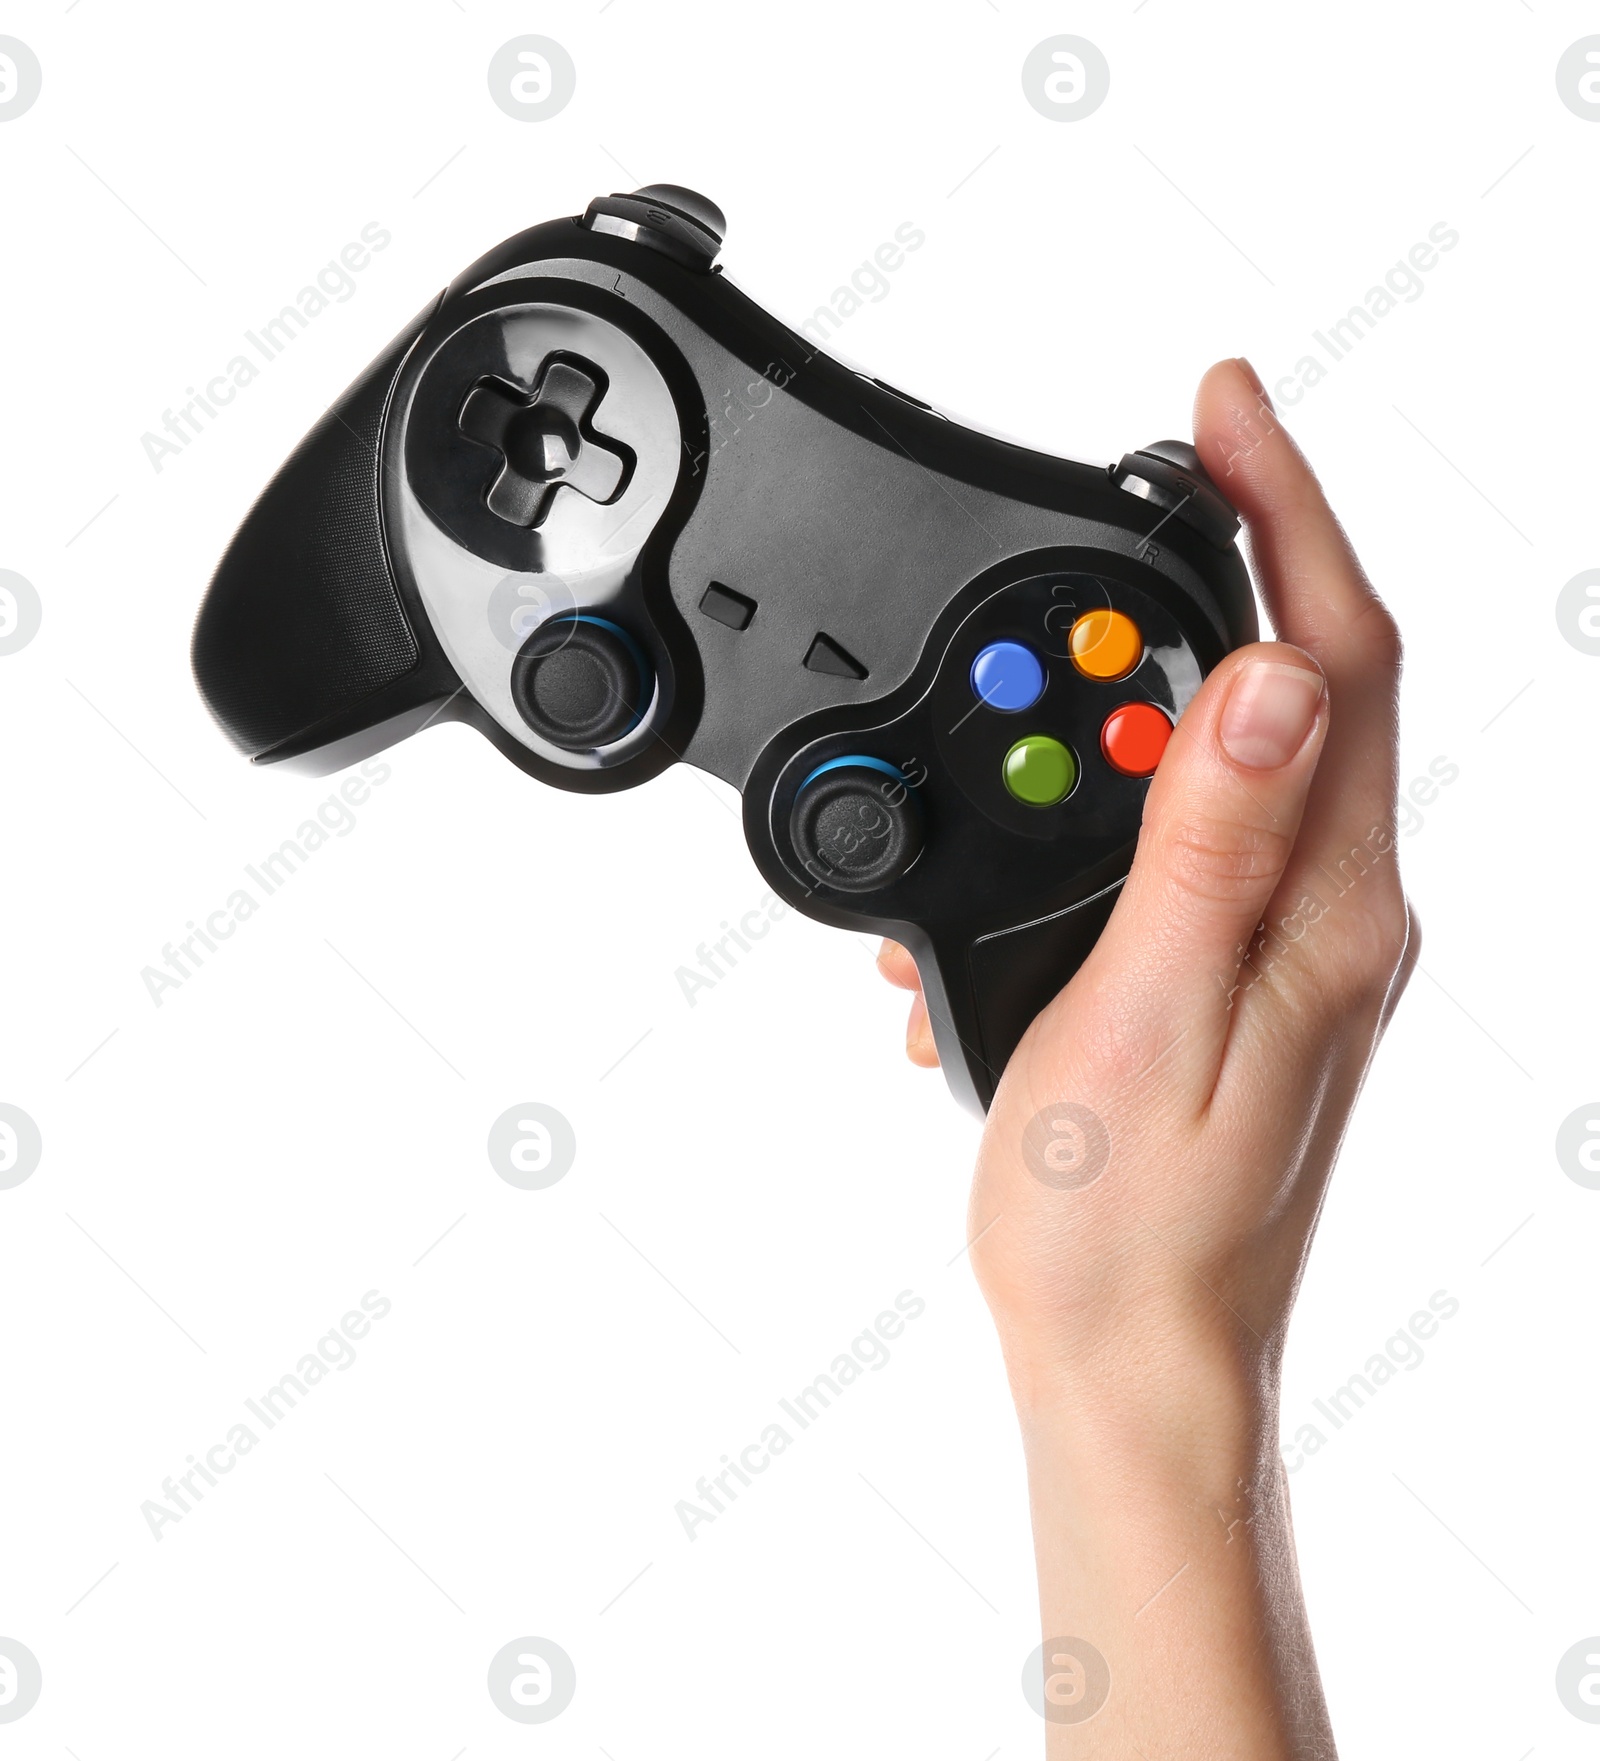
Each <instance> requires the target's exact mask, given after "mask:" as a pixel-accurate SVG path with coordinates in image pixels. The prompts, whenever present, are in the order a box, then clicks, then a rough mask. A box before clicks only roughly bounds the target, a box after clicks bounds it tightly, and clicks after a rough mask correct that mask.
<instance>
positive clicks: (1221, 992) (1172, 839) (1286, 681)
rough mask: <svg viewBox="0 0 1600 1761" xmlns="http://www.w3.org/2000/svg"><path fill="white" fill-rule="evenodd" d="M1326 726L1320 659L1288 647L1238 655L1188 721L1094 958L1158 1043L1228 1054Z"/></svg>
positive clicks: (1261, 645)
mask: <svg viewBox="0 0 1600 1761" xmlns="http://www.w3.org/2000/svg"><path fill="white" fill-rule="evenodd" d="M1327 721H1328V715H1327V691H1326V688H1325V685H1324V681H1323V677H1322V673H1321V672H1320V671H1319V670H1318V667H1317V664H1316V662H1315V661H1314V660H1312V659H1311V657H1310V655H1308V654H1306V653H1305V652H1304V651H1303V650H1301V649H1299V648H1293V647H1290V646H1289V645H1288V644H1287V643H1282V642H1258V643H1254V644H1252V645H1251V646H1250V647H1248V648H1241V649H1239V650H1238V651H1237V652H1236V653H1234V654H1231V655H1229V656H1228V658H1227V659H1226V660H1224V661H1223V663H1222V664H1221V665H1220V666H1219V667H1218V668H1217V669H1216V671H1215V672H1213V673H1212V675H1211V676H1210V678H1209V679H1207V680H1206V682H1205V684H1204V685H1203V686H1202V687H1201V689H1200V691H1199V692H1198V693H1197V695H1196V696H1195V698H1194V701H1193V702H1192V703H1191V704H1190V705H1189V707H1188V709H1187V710H1186V711H1185V712H1184V715H1183V718H1182V720H1181V721H1180V722H1179V723H1178V726H1177V729H1176V731H1175V732H1174V734H1173V737H1172V740H1171V742H1170V744H1169V745H1168V747H1167V751H1166V754H1165V756H1164V757H1163V759H1162V761H1161V766H1160V768H1159V769H1158V770H1157V772H1156V774H1155V779H1154V781H1153V782H1152V783H1151V785H1150V793H1149V795H1148V797H1147V798H1146V801H1145V810H1144V822H1143V825H1142V827H1141V829H1140V833H1139V845H1138V850H1137V852H1136V854H1135V857H1134V862H1133V868H1132V871H1131V872H1130V874H1129V876H1128V881H1127V885H1126V886H1125V887H1124V888H1123V892H1122V897H1121V898H1120V899H1119V900H1118V902H1117V908H1116V910H1115V912H1114V913H1113V914H1112V918H1111V922H1110V923H1109V925H1108V926H1107V929H1106V933H1105V935H1104V936H1102V937H1101V940H1100V943H1099V945H1098V946H1097V947H1096V949H1095V951H1094V955H1093V956H1092V962H1093V964H1094V966H1095V968H1096V970H1097V972H1098V974H1099V975H1100V977H1101V978H1103V979H1111V978H1112V976H1113V975H1115V983H1116V988H1117V993H1118V1005H1117V1006H1118V1008H1119V1009H1122V1010H1128V1009H1131V1010H1134V1011H1135V1012H1136V1013H1138V1014H1139V1015H1142V1016H1143V1020H1142V1022H1140V1024H1139V1025H1141V1026H1143V1027H1144V1028H1145V1029H1146V1030H1147V1032H1148V1033H1149V1034H1150V1035H1152V1036H1154V1037H1160V1036H1161V1035H1162V1034H1164V1035H1165V1037H1166V1039H1167V1040H1169V1041H1171V1040H1175V1039H1176V1038H1178V1037H1179V1036H1180V1035H1181V1036H1182V1037H1184V1038H1186V1039H1189V1040H1190V1041H1191V1043H1192V1045H1193V1048H1194V1050H1196V1051H1197V1052H1199V1053H1201V1055H1203V1056H1205V1055H1209V1056H1212V1057H1214V1056H1215V1055H1216V1053H1217V1052H1218V1051H1219V1050H1220V1045H1221V1041H1222V1039H1223V1038H1225V1036H1226V1032H1227V1014H1226V1011H1225V1010H1219V1009H1217V1008H1216V1007H1215V1004H1216V1002H1217V999H1218V997H1219V996H1222V997H1226V996H1227V995H1228V993H1229V992H1230V991H1231V989H1232V986H1233V984H1234V982H1235V980H1236V978H1237V976H1238V972H1239V967H1240V963H1241V961H1242V959H1243V955H1244V950H1245V948H1246V947H1247V946H1248V945H1249V943H1250V941H1251V939H1252V937H1253V936H1254V934H1255V931H1256V928H1257V926H1258V925H1259V924H1260V922H1261V920H1262V917H1263V916H1264V914H1265V912H1266V909H1267V906H1268V903H1269V902H1270V900H1271V898H1272V895H1273V892H1274V891H1275V890H1276V888H1277V885H1278V882H1279V881H1280V879H1281V878H1282V876H1283V871H1284V868H1285V865H1286V864H1287V862H1288V860H1289V856H1290V852H1291V851H1292V850H1293V848H1294V842H1295V837H1296V834H1297V833H1298V831H1299V829H1300V818H1301V814H1302V812H1303V811H1304V808H1305V803H1306V795H1307V793H1308V791H1309V790H1310V787H1311V779H1312V777H1313V775H1314V774H1315V772H1316V768H1317V759H1318V756H1319V754H1320V753H1321V750H1322V742H1323V737H1324V735H1325V734H1326V732H1327ZM1204 1023H1211V1024H1212V1026H1211V1027H1210V1029H1209V1030H1207V1029H1206V1028H1204V1026H1203V1024H1204ZM1127 1025H1129V1026H1131V1025H1133V1023H1131V1022H1129V1023H1127ZM1208 1038H1209V1040H1210V1042H1211V1043H1210V1045H1209V1047H1207V1046H1206V1044H1205V1042H1206V1041H1207V1040H1208Z"/></svg>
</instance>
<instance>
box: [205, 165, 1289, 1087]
mask: <svg viewBox="0 0 1600 1761" xmlns="http://www.w3.org/2000/svg"><path fill="white" fill-rule="evenodd" d="M724 231H725V222H724V220H723V216H722V213H721V211H720V210H719V209H718V208H717V207H716V206H715V205H714V204H713V203H712V202H710V201H708V200H706V198H705V197H703V196H700V195H697V194H695V193H694V192H693V191H691V190H686V189H681V188H678V187H676V186H673V185H668V184H655V185H651V186H649V187H647V188H645V189H641V190H638V191H636V192H634V193H633V194H631V195H613V196H605V197H601V198H599V199H598V200H596V201H594V202H592V203H591V204H590V206H589V208H588V211H587V212H586V213H585V214H583V215H582V216H581V217H576V218H572V219H566V220H556V221H552V222H550V223H548V224H546V225H543V226H536V227H534V228H532V229H531V230H529V231H527V232H523V233H520V234H518V235H517V236H516V237H515V238H513V239H510V240H509V241H507V242H506V243H505V244H502V245H500V246H499V247H498V248H497V249H495V250H493V251H490V252H489V253H488V255H487V256H485V257H482V258H480V259H479V261H478V262H477V263H475V264H474V265H473V266H472V267H471V268H470V269H469V270H467V272H466V273H465V274H464V275H462V276H461V277H460V278H459V279H457V280H456V281H454V282H452V283H451V284H450V286H449V287H447V288H446V289H445V290H444V292H443V293H442V294H441V295H440V296H439V297H438V298H437V299H436V300H434V301H433V302H431V303H430V305H429V306H428V307H427V309H426V310H425V311H424V312H422V313H421V314H420V315H419V316H418V318H417V319H416V320H415V321H414V322H413V323H412V324H411V325H410V326H409V327H408V328H407V329H406V331H405V332H404V333H403V334H402V335H401V336H400V337H399V338H398V339H397V340H396V341H395V342H394V343H393V344H392V346H391V347H390V348H389V349H388V350H387V352H386V353H385V354H384V355H383V356H382V357H381V358H380V359H379V360H378V361H377V363H376V364H375V365H374V366H373V367H372V368H370V369H369V370H368V372H367V373H365V374H364V375H363V376H362V377H361V378H360V379H359V380H357V381H356V383H355V384H354V385H353V386H351V387H350V389H349V390H348V391H347V392H346V393H345V394H344V396H343V397H341V398H340V399H339V401H338V402H337V403H336V404H335V405H334V406H333V407H332V408H331V409H330V410H329V411H328V412H327V414H326V415H325V416H324V417H323V419H322V420H321V421H320V422H319V423H318V424H317V426H316V427H315V428H314V429H313V430H312V431H311V433H310V434H309V435H308V436H307V438H306V439H305V441H303V442H302V444H301V445H300V447H299V448H298V450H297V451H296V452H295V453H294V454H293V456H292V457H291V458H290V459H289V461H288V463H287V464H285V465H284V466H283V468H282V470H281V471H280V472H279V473H278V475H277V476H276V477H275V478H274V480H273V481H272V483H271V484H270V486H269V487H268V488H267V490H266V491H265V493H264V494H263V495H262V497H261V499H260V500H259V501H258V502H257V504H256V505H255V507H254V508H253V509H252V511H251V512H250V514H249V515H248V516H247V517H246V519H245V521H244V524H243V525H242V527H241V528H240V530H239V532H238V534H237V536H236V537H235V539H234V540H233V543H232V545H231V546H230V547H229V549H228V552H227V554H226V555H225V556H224V558H223V560H222V562H221V564H220V565H219V567H218V569H217V572H216V575H215V578H214V579H213V581H212V583H211V587H210V590H209V592H208V594H207V596H206V599H205V602H204V604H203V606H202V607H201V610H200V615H199V619H198V621H197V624H196V627H195V634H194V656H193V657H194V669H195V675H196V678H197V680H198V683H199V687H200V690H201V693H202V695H203V696H204V698H205V701H206V703H207V705H208V706H209V708H210V710H211V712H212V714H213V715H214V716H215V718H216V720H217V721H218V722H219V723H220V724H221V726H222V728H223V729H224V730H225V731H226V733H227V734H228V735H229V736H230V737H231V738H232V740H233V741H234V742H235V744H236V745H238V746H239V747H240V748H241V749H242V750H243V751H244V752H246V753H247V754H248V755H249V756H250V758H251V759H252V760H253V761H254V762H256V763H258V764H280V763H281V764H286V765H292V766H296V767H298V768H300V769H304V770H311V771H314V772H316V773H317V774H322V773H325V772H327V771H329V770H333V769H337V768H339V767H341V766H343V765H345V764H349V763H352V762H354V761H356V760H357V759H360V758H363V757H366V756H368V755H370V754H371V753H372V752H374V751H377V750H378V749H380V748H381V747H383V746H386V745H388V744H391V743H392V742H393V741H395V740H398V739H401V738H403V737H404V736H405V735H407V734H409V733H412V732H415V731H416V730H418V729H419V728H421V727H423V726H425V725H426V724H428V723H430V722H435V721H440V720H444V719H455V720H464V721H468V722H471V723H472V724H473V725H474V726H476V727H477V728H479V729H480V730H481V731H482V732H483V733H485V734H486V735H487V736H488V737H489V738H490V739H491V740H492V741H493V742H494V743H495V745H496V746H498V747H499V748H500V750H501V751H502V752H504V753H505V754H506V755H507V756H508V757H509V758H511V759H512V760H513V761H514V762H515V763H517V764H518V765H520V766H521V767H522V768H523V770H525V771H527V772H528V773H529V774H530V775H532V776H535V777H537V778H539V779H540V780H541V781H543V782H547V783H554V784H555V785H556V786H557V787H559V788H565V789H575V790H580V791H590V792H603V791H607V790H612V789H624V788H630V787H632V786H633V785H635V784H637V783H642V782H644V781H645V780H646V779H648V778H650V777H652V776H655V775H656V774H657V773H658V772H660V771H661V770H662V769H664V768H665V767H666V766H667V765H669V764H673V763H675V762H677V761H679V760H681V761H683V762H684V763H687V764H692V765H696V766H698V767H699V768H700V769H702V770H704V771H707V772H709V773H710V774H712V775H713V776H717V777H721V778H722V779H723V780H724V781H726V782H729V783H731V784H733V785H734V787H735V788H737V789H738V790H739V791H740V792H741V793H742V795H743V799H744V828H745V836H746V839H747V841H748V843H749V847H750V852H751V854H752V856H753V857H754V859H755V863H756V866H757V868H758V869H759V870H760V871H761V873H762V875H763V876H764V877H765V879H766V880H767V882H768V883H769V884H770V885H771V886H772V887H773V888H774V889H775V890H776V891H777V893H778V894H780V895H781V896H782V897H783V898H784V899H785V900H786V901H788V903H789V904H791V905H792V906H794V907H795V908H796V909H798V910H799V911H801V912H803V913H805V914H806V915H807V916H810V917H813V918H816V919H819V920H820V921H822V922H824V923H829V924H835V925H838V926H840V927H844V928H848V929H853V930H856V931H859V932H870V933H871V934H872V935H874V936H877V935H886V936H892V937H893V938H895V939H896V940H897V941H900V942H903V943H904V944H905V945H906V946H907V947H908V948H909V949H910V951H911V953H912V954H913V955H914V957H915V958H916V962H917V966H918V970H919V972H920V974H921V977H922V982H923V986H924V990H925V993H926V996H927V1002H928V1011H929V1015H930V1017H931V1020H932V1024H933V1033H934V1039H935V1042H936V1044H937V1046H938V1050H939V1055H940V1059H941V1061H942V1063H943V1066H944V1070H945V1073H946V1076H947V1078H948V1080H949V1084H950V1087H951V1089H952V1090H953V1091H954V1092H955V1094H956V1096H957V1097H958V1099H960V1100H961V1101H963V1102H964V1103H965V1104H966V1105H968V1106H969V1107H970V1108H972V1109H973V1110H975V1111H977V1112H978V1113H980V1114H982V1113H983V1112H984V1111H986V1109H987V1107H988V1105H989V1102H990V1100H991V1099H992V1097H993V1094H994V1089H995V1085H996V1083H997V1081H998V1080H999V1076H1000V1073H1001V1071H1002V1070H1003V1069H1004V1067H1005V1064H1006V1061H1007V1059H1008V1058H1009V1057H1010V1055H1011V1053H1012V1051H1013V1050H1014V1048H1015V1046H1016V1044H1017V1042H1018V1040H1019V1039H1020V1038H1021V1036H1022V1034H1023V1033H1024V1031H1025V1030H1026V1029H1027V1027H1028V1024H1029V1023H1030V1022H1031V1021H1032V1020H1033V1018H1034V1016H1035V1015H1036V1014H1037V1013H1038V1012H1039V1010H1040V1009H1041V1008H1043V1006H1044V1005H1045V1004H1046V1003H1047V1002H1048V1001H1049V1000H1050V999H1051V998H1052V997H1053V996H1054V995H1055V994H1056V992H1057V991H1059V990H1060V989H1061V987H1062V986H1063V985H1064V984H1065V983H1066V981H1067V980H1068V979H1069V978H1070V977H1071V976H1072V974H1073V973H1074V972H1075V971H1076V970H1077V968H1078V966H1079V965H1080V964H1081V963H1082V961H1083V960H1084V958H1085V957H1086V956H1087V954H1088V952H1089V950H1090V949H1091V947H1092V946H1093V945H1094V942H1095V939H1096V937H1097V936H1098V935H1099V934H1100V932H1101V930H1102V928H1103V927H1104V925H1105V923H1106V920H1107V917H1108V916H1109V914H1110V911H1111V908H1112V906H1113V904H1114V903H1115V900H1116V896H1117V891H1118V888H1119V886H1120V885H1121V883H1122V881H1123V879H1124V878H1125V876H1126V874H1127V872H1128V867H1129V863H1130V860H1131V857H1132V851H1133V846H1134V843H1135V840H1136V837H1137V834H1138V829H1139V821H1140V814H1141V810H1142V807H1143V803H1144V798H1145V794H1146V791H1147V789H1148V786H1149V778H1150V776H1151V774H1152V773H1153V772H1154V770H1155V768H1156V765H1157V763H1158V761H1159V760H1160V757H1161V754H1162V751H1163V749H1164V747H1165V745H1166V743H1167V739H1168V736H1169V735H1170V733H1171V731H1172V728H1173V724H1174V723H1175V722H1176V720H1177V718H1178V717H1179V715H1181V713H1182V712H1183V710H1184V708H1185V706H1186V705H1187V704H1188V702H1189V701H1190V699H1191V698H1192V697H1193V696H1194V694H1195V692H1196V690H1197V689H1198V688H1199V685H1200V682H1201V680H1202V679H1203V678H1204V677H1205V675H1206V673H1207V672H1209V671H1210V670H1211V668H1212V667H1214V666H1215V665H1216V664H1217V662H1218V661H1219V660H1221V659H1222V657H1223V655H1224V654H1226V653H1227V652H1228V651H1229V650H1230V649H1232V648H1235V647H1237V646H1238V645H1239V644H1241V643H1244V642H1248V641H1251V640H1253V639H1254V637H1255V635H1256V614H1255V605H1254V601H1253V599H1252V596H1251V591H1250V584H1249V577H1248V574H1247V573H1246V570H1245V567H1244V564H1243V561H1242V560H1241V558H1240V556H1239V553H1238V550H1237V548H1236V546H1235V543H1234V539H1235V537H1236V534H1237V531H1238V520H1237V517H1236V516H1235V514H1234V512H1233V510H1232V508H1231V507H1230V506H1229V505H1228V503H1227V502H1226V501H1225V500H1224V499H1223V497H1222V496H1221V495H1220V494H1219V493H1218V492H1217V490H1216V488H1215V487H1214V486H1213V484H1212V483H1211V482H1210V480H1209V479H1208V477H1207V476H1206V474H1205V472H1204V471H1203V470H1202V468H1201V466H1200V462H1199V459H1198V457H1197V456H1196V454H1195V452H1194V449H1193V448H1192V447H1190V446H1188V445H1186V444H1184V443H1182V442H1179V441H1163V442H1161V443H1159V444H1157V445H1155V446H1150V447H1146V448H1144V449H1142V450H1141V451H1138V452H1134V453H1130V454H1128V455H1127V456H1126V457H1125V458H1123V460H1122V461H1121V463H1120V464H1117V465H1114V466H1092V465H1087V464H1077V463H1073V462H1070V461H1068V460H1064V459H1057V458H1051V457H1049V456H1047V455H1045V454H1042V453H1038V452H1035V451H1032V450H1030V449H1028V448H1026V447H1022V446H1019V445H1015V444H1012V443H1009V442H1006V441H1004V440H1001V439H998V438H995V437H993V436H990V435H988V434H984V433H980V432H977V431H975V430H973V429H971V428H968V427H964V426H962V425H960V424H959V423H957V422H956V421H954V420H951V419H949V418H947V417H946V416H944V415H942V414H940V413H939V412H938V411H936V410H934V409H933V408H931V407H930V406H929V405H927V404H924V403H922V402H921V401H919V400H918V399H916V398H914V397H911V396H908V395H907V394H906V393H904V392H901V391H897V390H896V389H895V388H894V387H893V386H891V385H886V384H885V383H884V382H883V381H881V380H877V379H873V378H870V377H868V376H867V375H866V374H864V373H862V372H859V371H856V370H855V369H853V368H851V367H849V366H845V365H843V364H841V363H840V362H839V361H837V360H835V359H832V358H830V357H829V356H828V355H827V354H825V353H823V352H821V351H820V350H819V349H818V348H817V347H815V346H813V345H812V344H811V343H809V342H808V341H806V340H805V338H804V337H802V336H800V335H798V334H797V333H796V332H794V331H792V330H790V329H788V328H786V327H785V326H784V325H782V324H780V323H779V322H778V321H777V320H776V319H774V318H772V317H771V316H769V315H768V314H767V313H766V312H764V311H763V310H762V309H761V308H760V307H759V306H757V305H756V304H754V302H753V301H751V300H750V299H749V298H747V297H746V296H745V295H744V294H743V293H741V292H740V291H739V290H738V289H737V288H736V287H734V286H733V285H732V284H731V283H730V282H729V281H728V280H727V279H726V277H725V276H724V275H723V274H722V273H721V271H720V268H718V267H717V266H716V264H715V259H716V257H717V255H718V253H719V251H720V250H721V247H722V240H723V234H724ZM955 340H956V339H952V342H954V341H955ZM961 350H962V353H963V354H964V356H965V359H966V362H967V370H968V371H970V372H972V373H975V374H976V375H978V376H980V377H981V375H982V373H983V372H984V370H985V361H984V350H983V346H982V343H981V339H978V340H974V339H973V338H971V337H969V338H968V339H967V340H966V341H965V342H964V343H962V345H961Z"/></svg>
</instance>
